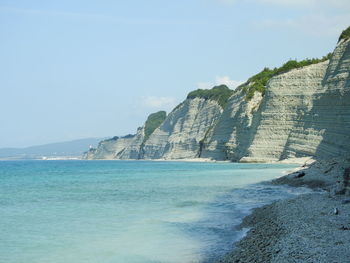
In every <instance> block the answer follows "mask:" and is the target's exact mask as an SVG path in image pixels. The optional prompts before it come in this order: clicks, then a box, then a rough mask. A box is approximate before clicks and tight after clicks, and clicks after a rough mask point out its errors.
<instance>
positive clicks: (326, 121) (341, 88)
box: [86, 40, 350, 162]
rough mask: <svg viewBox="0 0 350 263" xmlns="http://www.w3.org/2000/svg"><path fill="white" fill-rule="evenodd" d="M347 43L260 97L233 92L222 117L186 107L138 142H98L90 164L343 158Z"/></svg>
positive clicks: (210, 107)
mask: <svg viewBox="0 0 350 263" xmlns="http://www.w3.org/2000/svg"><path fill="white" fill-rule="evenodd" d="M349 75H350V40H347V41H341V42H340V43H339V44H338V45H337V47H336V49H335V51H334V53H333V56H332V58H331V60H330V61H325V62H321V63H318V64H313V65H310V66H306V67H303V68H300V69H294V70H291V71H289V72H286V73H284V74H280V75H277V76H275V77H273V78H271V80H270V81H269V82H268V84H267V87H266V92H265V95H264V96H262V95H261V94H260V93H259V92H256V93H255V94H254V96H253V98H252V99H251V100H249V101H247V100H246V95H245V94H244V92H243V91H242V90H238V91H236V92H235V93H234V94H233V95H232V96H231V98H230V99H229V100H228V102H227V104H226V106H225V109H224V110H222V108H221V106H220V105H219V104H218V102H216V101H215V100H211V99H204V98H198V97H197V98H192V99H186V100H185V101H184V102H183V103H181V104H180V105H179V106H177V107H176V108H175V109H174V110H173V111H172V112H171V113H170V114H169V115H168V116H167V117H166V119H165V120H164V122H163V123H162V124H161V125H160V126H159V127H158V128H157V129H155V130H154V132H153V133H152V134H151V135H150V137H149V138H148V139H145V132H144V128H140V129H139V130H138V132H137V134H136V135H135V136H133V137H132V138H121V139H118V140H116V141H114V142H113V141H103V142H101V143H100V145H99V147H98V148H97V149H96V150H93V151H89V152H88V153H87V155H86V156H87V158H89V159H91V158H92V159H184V158H197V157H201V158H211V159H216V160H232V161H241V162H266V161H276V160H282V159H286V158H291V157H305V156H314V157H318V158H329V157H335V156H342V157H345V156H347V155H349V153H350V76H349Z"/></svg>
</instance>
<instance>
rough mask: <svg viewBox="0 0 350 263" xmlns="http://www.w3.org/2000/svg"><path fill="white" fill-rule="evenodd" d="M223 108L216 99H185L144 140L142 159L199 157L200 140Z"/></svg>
mask: <svg viewBox="0 0 350 263" xmlns="http://www.w3.org/2000/svg"><path fill="white" fill-rule="evenodd" d="M221 112H222V108H221V106H220V105H219V103H218V102H217V101H215V100H211V99H205V98H194V99H186V100H185V101H184V102H183V103H181V104H180V105H179V106H178V107H176V108H175V109H174V110H173V111H172V112H171V113H170V114H169V116H168V117H167V118H166V120H165V121H164V122H163V124H162V125H161V126H160V127H159V128H158V129H156V130H155V131H154V133H153V134H152V135H151V136H150V137H149V139H148V140H147V141H146V142H145V145H144V147H143V156H142V157H143V158H144V159H183V158H196V157H199V154H200V147H201V141H202V140H203V139H204V138H205V135H206V133H207V132H208V130H210V128H211V127H212V126H213V125H214V124H215V122H216V120H217V119H218V118H219V117H220V115H221Z"/></svg>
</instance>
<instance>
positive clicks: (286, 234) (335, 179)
mask: <svg viewBox="0 0 350 263" xmlns="http://www.w3.org/2000/svg"><path fill="white" fill-rule="evenodd" d="M349 174H350V162H349V161H347V160H339V159H338V160H337V159H333V160H327V161H325V160H321V161H317V162H314V161H309V162H306V163H305V164H304V165H302V166H301V167H299V168H297V169H294V170H293V171H292V173H289V174H287V175H285V176H282V177H279V178H277V179H274V180H272V181H271V183H272V184H275V185H281V184H287V185H290V186H294V187H299V186H307V187H309V188H311V189H314V190H321V191H315V192H313V193H310V194H302V195H299V196H297V197H294V198H290V199H286V200H280V201H276V202H273V203H272V204H269V205H265V206H262V207H259V208H256V209H253V211H252V213H251V214H250V215H248V216H247V217H245V218H244V219H243V222H242V223H241V224H240V226H239V227H240V228H241V229H243V228H248V229H249V231H248V232H247V234H246V236H244V237H243V238H242V239H241V240H240V241H238V242H237V243H235V244H234V248H233V250H232V251H231V252H229V253H228V254H226V255H224V256H223V257H222V258H221V259H219V260H218V261H217V262H218V263H231V262H240V263H244V262H247V263H248V262H261V263H268V262H274V263H275V262H276V263H277V262H320V263H328V262H346V260H347V259H349V258H350V251H349V249H348V248H349V247H350V175H349Z"/></svg>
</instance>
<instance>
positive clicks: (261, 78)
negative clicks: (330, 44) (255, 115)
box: [238, 53, 332, 101]
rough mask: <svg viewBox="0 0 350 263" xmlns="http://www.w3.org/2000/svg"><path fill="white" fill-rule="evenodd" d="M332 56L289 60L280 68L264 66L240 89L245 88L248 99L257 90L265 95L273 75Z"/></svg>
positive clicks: (330, 54)
mask: <svg viewBox="0 0 350 263" xmlns="http://www.w3.org/2000/svg"><path fill="white" fill-rule="evenodd" d="M331 56H332V53H329V54H328V55H327V56H324V57H323V58H320V59H318V58H312V59H305V60H301V61H297V60H289V61H288V62H286V63H284V64H283V65H282V66H281V67H279V68H274V69H270V68H264V69H263V70H262V71H261V72H259V73H258V74H256V75H254V76H253V77H251V78H249V79H248V81H247V82H245V83H244V84H242V85H240V86H239V87H238V89H242V90H243V92H244V93H245V94H246V100H248V101H249V100H251V99H252V98H253V96H254V93H255V91H259V92H261V93H262V95H264V93H265V88H266V85H267V82H268V81H269V80H270V79H271V78H272V77H273V76H276V75H279V74H282V73H286V72H288V71H290V70H292V69H296V68H302V67H305V66H309V65H312V64H317V63H320V62H323V61H326V60H328V59H330V58H331Z"/></svg>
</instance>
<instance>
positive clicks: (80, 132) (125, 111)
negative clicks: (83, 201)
mask: <svg viewBox="0 0 350 263" xmlns="http://www.w3.org/2000/svg"><path fill="white" fill-rule="evenodd" d="M349 25H350V1H349V0H332V1H329V0H201V1H200V0H177V1H164V0H162V1H161V0H148V1H144V0H143V1H141V0H133V1H118V0H114V1H113V0H99V1H97V0H95V1H90V0H59V1H56V0H50V1H46V0H43V1H39V0H31V1H27V0H22V1H21V0H8V1H6V0H0V40H1V41H0V91H1V96H0V148H2V147H26V146H31V145H39V144H46V143H52V142H60V141H68V140H73V139H79V138H88V137H108V136H115V135H118V136H121V135H126V134H129V133H135V132H136V129H137V127H139V126H142V125H143V123H144V121H145V119H146V118H147V116H148V115H149V114H150V113H153V112H156V111H159V110H166V111H167V112H169V111H171V109H172V108H173V107H174V106H176V105H177V104H178V103H180V102H181V101H183V100H184V99H185V98H186V95H187V94H188V93H189V92H190V91H192V90H194V89H197V88H211V87H213V86H215V85H219V84H226V85H228V86H229V87H231V88H232V89H234V88H235V87H236V86H237V85H239V84H240V83H242V82H244V81H245V80H247V79H248V78H249V77H250V76H252V75H254V74H256V73H258V72H259V71H261V70H262V69H263V68H264V67H277V66H280V65H282V64H283V63H284V62H286V61H287V60H289V59H291V58H292V59H299V60H300V59H305V58H313V57H322V56H324V55H326V54H327V53H329V52H332V51H333V49H334V47H335V45H336V43H337V39H338V37H339V35H340V33H341V31H342V30H344V29H345V28H346V27H348V26H349Z"/></svg>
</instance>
